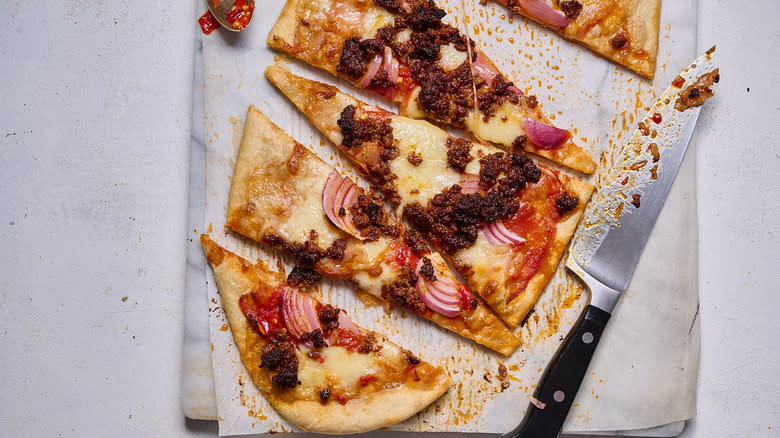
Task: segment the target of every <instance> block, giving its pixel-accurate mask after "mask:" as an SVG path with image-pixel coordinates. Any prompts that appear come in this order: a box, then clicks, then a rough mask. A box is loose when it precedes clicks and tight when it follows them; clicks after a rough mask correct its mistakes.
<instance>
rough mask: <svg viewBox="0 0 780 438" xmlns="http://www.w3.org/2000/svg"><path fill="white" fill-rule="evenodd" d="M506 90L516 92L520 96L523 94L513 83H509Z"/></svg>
mask: <svg viewBox="0 0 780 438" xmlns="http://www.w3.org/2000/svg"><path fill="white" fill-rule="evenodd" d="M507 90H509V91H511V92H513V93H515V94H517V95H518V96H522V95H523V92H522V91H520V89H519V88H517V87H515V86H514V85H510V86H509V87H507Z"/></svg>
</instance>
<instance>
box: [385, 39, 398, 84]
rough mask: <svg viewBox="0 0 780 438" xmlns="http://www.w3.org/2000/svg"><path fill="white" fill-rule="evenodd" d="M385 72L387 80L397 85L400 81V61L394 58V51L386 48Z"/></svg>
mask: <svg viewBox="0 0 780 438" xmlns="http://www.w3.org/2000/svg"><path fill="white" fill-rule="evenodd" d="M385 71H386V72H387V80H388V81H390V82H392V83H394V84H395V83H396V82H397V81H398V61H396V59H395V58H394V57H393V49H391V48H390V47H388V46H385Z"/></svg>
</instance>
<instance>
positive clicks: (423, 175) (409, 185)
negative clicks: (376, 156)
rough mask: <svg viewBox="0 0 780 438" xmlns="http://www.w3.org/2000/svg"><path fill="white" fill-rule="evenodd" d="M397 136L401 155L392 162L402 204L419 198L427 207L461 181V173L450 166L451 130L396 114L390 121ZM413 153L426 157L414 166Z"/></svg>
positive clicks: (394, 135)
mask: <svg viewBox="0 0 780 438" xmlns="http://www.w3.org/2000/svg"><path fill="white" fill-rule="evenodd" d="M390 125H391V127H392V128H393V138H395V139H396V140H397V141H398V152H399V153H398V157H397V158H396V159H395V160H393V161H392V162H391V163H390V168H391V170H392V172H393V173H394V174H395V175H396V176H397V177H398V178H397V180H396V184H397V187H398V194H399V195H400V197H401V206H400V207H399V208H402V207H403V206H405V205H407V204H409V203H412V202H415V201H419V202H420V204H422V205H423V206H425V205H427V204H428V201H429V200H430V199H431V198H433V197H434V196H435V195H436V194H438V193H440V192H441V191H442V190H444V189H445V188H447V187H449V186H451V185H453V184H457V183H458V182H459V181H460V175H459V174H458V173H457V172H455V171H454V170H452V169H450V168H449V167H447V138H448V135H447V132H446V131H443V130H441V129H438V128H434V127H433V126H432V125H431V124H430V123H428V122H425V121H422V120H412V119H408V118H405V117H393V119H392V122H391V123H390ZM410 153H415V154H417V155H419V156H420V157H422V163H420V165H418V166H413V165H412V164H411V163H409V160H407V158H406V157H407V156H408V155H409V154H410Z"/></svg>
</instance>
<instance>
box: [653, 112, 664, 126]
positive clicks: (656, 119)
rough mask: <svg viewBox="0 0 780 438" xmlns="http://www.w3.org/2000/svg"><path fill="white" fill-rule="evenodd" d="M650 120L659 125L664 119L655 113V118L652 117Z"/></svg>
mask: <svg viewBox="0 0 780 438" xmlns="http://www.w3.org/2000/svg"><path fill="white" fill-rule="evenodd" d="M650 118H651V119H652V120H653V122H655V123H656V124H658V123H661V121H662V120H663V118H662V117H661V115H660V114H658V113H655V114H653V116H652V117H650Z"/></svg>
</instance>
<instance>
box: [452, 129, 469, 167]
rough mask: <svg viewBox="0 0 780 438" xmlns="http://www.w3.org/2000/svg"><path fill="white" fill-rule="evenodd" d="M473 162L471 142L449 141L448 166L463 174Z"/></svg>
mask: <svg viewBox="0 0 780 438" xmlns="http://www.w3.org/2000/svg"><path fill="white" fill-rule="evenodd" d="M470 161H471V142H470V141H468V140H466V139H463V138H453V137H450V138H448V139H447V164H448V165H449V166H450V167H451V168H453V169H454V170H457V171H458V172H463V170H464V169H466V166H467V165H468V164H469V162H470Z"/></svg>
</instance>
